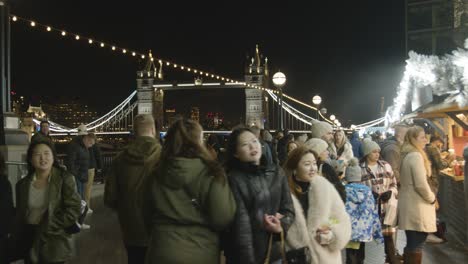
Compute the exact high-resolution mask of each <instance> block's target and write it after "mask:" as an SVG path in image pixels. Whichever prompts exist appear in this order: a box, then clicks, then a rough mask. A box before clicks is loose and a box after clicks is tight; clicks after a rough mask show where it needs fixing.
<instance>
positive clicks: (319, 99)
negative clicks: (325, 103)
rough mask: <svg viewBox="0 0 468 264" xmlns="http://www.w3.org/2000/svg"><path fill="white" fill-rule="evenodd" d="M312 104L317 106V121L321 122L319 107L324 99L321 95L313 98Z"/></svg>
mask: <svg viewBox="0 0 468 264" xmlns="http://www.w3.org/2000/svg"><path fill="white" fill-rule="evenodd" d="M312 103H313V104H314V105H316V107H317V120H320V119H319V106H320V104H321V103H322V97H320V96H319V95H316V96H314V97H312Z"/></svg>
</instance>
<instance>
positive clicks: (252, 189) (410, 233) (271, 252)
mask: <svg viewBox="0 0 468 264" xmlns="http://www.w3.org/2000/svg"><path fill="white" fill-rule="evenodd" d="M134 133H135V136H134V139H133V140H132V141H131V142H130V143H129V144H128V146H126V148H125V149H124V150H123V151H122V152H121V153H119V154H118V155H117V156H116V157H115V158H114V160H113V163H112V166H111V168H110V170H109V171H108V173H107V174H106V181H105V192H104V203H105V205H106V206H108V207H109V208H112V209H113V210H114V211H115V212H116V213H117V216H118V221H119V224H120V229H121V232H122V237H123V243H124V245H125V249H126V252H127V258H128V263H220V261H223V262H225V263H228V264H231V263H251V264H255V263H342V258H343V256H342V254H345V255H346V256H345V258H346V263H350V264H354V263H364V259H365V257H366V252H365V243H367V242H371V241H376V242H377V243H383V244H384V249H385V263H402V262H403V263H422V252H423V246H424V243H425V241H426V240H427V239H428V235H429V234H432V233H434V232H436V230H437V227H436V210H437V208H438V202H437V192H438V175H439V173H438V172H439V170H440V169H442V168H444V167H446V166H448V164H449V163H450V160H451V159H453V157H452V156H447V157H444V158H442V157H441V155H440V148H441V144H440V143H441V142H442V139H441V138H439V137H437V136H432V137H431V144H429V145H428V146H426V145H427V143H428V142H427V135H426V133H425V131H424V129H423V128H421V127H418V126H413V127H407V126H405V125H397V126H396V127H395V134H394V136H392V137H388V138H387V139H385V140H382V141H381V142H376V141H375V140H372V139H371V138H365V139H364V140H361V139H360V138H359V135H357V134H356V133H353V134H352V135H351V137H350V138H351V139H350V140H348V137H347V135H346V134H345V133H344V131H343V130H336V129H334V128H333V127H332V126H331V125H330V124H328V123H326V122H322V121H314V122H313V124H312V128H311V131H310V133H308V134H299V135H296V136H294V135H293V134H291V133H289V132H288V131H287V130H285V131H282V132H278V133H277V134H276V135H275V136H272V135H271V134H270V132H269V131H268V130H262V129H260V128H258V127H251V128H248V127H244V126H239V127H236V128H234V129H233V130H232V132H231V134H230V136H229V138H228V141H227V146H226V148H225V149H223V148H221V147H220V146H219V144H218V143H217V140H216V139H215V138H213V137H212V136H210V137H208V139H207V140H205V138H204V134H203V129H202V127H201V126H200V124H198V123H197V122H195V121H193V120H190V119H184V118H180V119H177V120H176V121H174V122H173V124H172V125H171V127H170V128H169V130H168V131H167V133H166V135H165V137H164V140H163V141H161V140H160V139H159V137H158V133H157V131H156V130H155V123H154V119H153V117H152V116H151V115H138V116H136V117H135V121H134ZM99 156H100V151H99V148H98V147H97V146H96V137H95V135H94V134H92V133H88V132H87V131H86V127H84V126H80V127H79V129H78V136H77V137H76V138H75V139H73V140H72V142H71V143H70V145H69V148H68V152H67V159H66V162H65V166H63V165H60V164H58V159H57V155H56V152H55V147H54V144H53V142H52V140H51V138H50V136H49V135H48V123H47V122H43V123H41V131H40V132H38V133H36V135H35V136H34V137H33V138H32V140H31V144H30V146H29V149H28V151H27V163H28V174H27V176H26V177H24V178H23V179H21V180H20V181H19V182H18V183H17V184H16V187H15V188H16V207H13V199H12V198H13V197H12V188H11V186H10V184H9V182H8V180H7V177H6V175H4V174H5V165H4V164H5V163H4V161H3V158H2V159H0V183H1V186H0V195H1V200H0V201H1V203H2V212H4V213H5V215H6V217H2V218H1V221H2V222H1V225H0V235H1V237H0V238H1V240H0V246H1V248H0V249H1V250H0V263H9V262H10V261H13V260H17V259H24V260H25V263H65V262H67V261H69V260H70V259H71V258H72V252H73V250H72V247H73V246H72V238H73V236H74V234H75V233H76V232H79V231H80V229H87V228H90V227H89V226H87V225H85V224H84V223H83V219H84V217H85V215H86V213H87V212H86V211H88V212H92V210H91V209H90V208H89V207H90V202H91V199H90V197H91V189H92V184H93V181H94V180H93V178H94V175H95V172H96V170H99V169H100V168H102V165H101V164H100V159H99ZM221 161H222V162H221ZM397 228H398V229H401V230H404V231H405V233H406V238H407V244H406V246H405V249H404V254H403V256H400V255H399V253H398V251H397V249H396V239H395V238H396V229H397Z"/></svg>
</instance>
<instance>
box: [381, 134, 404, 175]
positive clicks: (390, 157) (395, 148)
mask: <svg viewBox="0 0 468 264" xmlns="http://www.w3.org/2000/svg"><path fill="white" fill-rule="evenodd" d="M400 147H401V144H400V142H398V140H397V139H396V138H395V137H389V138H387V139H385V140H384V141H383V142H382V143H381V144H380V149H381V151H380V155H381V156H382V159H383V160H385V161H386V162H388V164H390V166H391V167H392V169H393V174H394V175H395V179H396V181H397V183H400V163H401V160H400V155H401V154H400Z"/></svg>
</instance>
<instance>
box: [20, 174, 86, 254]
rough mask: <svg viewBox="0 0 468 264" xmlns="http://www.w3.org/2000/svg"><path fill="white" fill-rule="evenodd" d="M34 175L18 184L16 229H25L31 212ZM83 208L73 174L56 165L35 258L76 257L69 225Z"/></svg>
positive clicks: (37, 239) (35, 242)
mask: <svg viewBox="0 0 468 264" xmlns="http://www.w3.org/2000/svg"><path fill="white" fill-rule="evenodd" d="M32 180H33V175H32V174H29V175H28V176H26V177H24V178H23V179H21V180H20V181H19V182H18V183H17V184H16V217H17V221H16V223H15V224H16V228H15V230H17V231H18V230H24V229H25V225H26V223H27V222H26V221H27V215H28V199H29V187H30V185H31V182H32ZM80 210H81V199H80V196H79V195H78V193H77V191H76V183H75V179H74V177H73V175H71V174H70V173H68V172H66V171H63V170H61V169H59V168H55V167H53V168H52V171H51V175H50V182H49V205H48V209H47V211H46V213H45V214H44V216H43V218H42V220H41V222H40V223H39V226H38V229H37V232H36V233H35V237H34V238H33V241H34V242H33V248H32V251H31V252H32V259H33V260H34V259H36V260H37V259H41V260H42V261H44V262H62V261H67V260H69V259H70V258H71V257H72V241H71V239H72V236H71V235H69V234H67V233H66V232H65V230H64V229H65V228H67V227H69V226H71V225H72V224H74V223H75V222H76V221H77V219H78V217H79V215H80Z"/></svg>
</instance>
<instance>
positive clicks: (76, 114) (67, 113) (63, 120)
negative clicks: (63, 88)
mask: <svg viewBox="0 0 468 264" xmlns="http://www.w3.org/2000/svg"><path fill="white" fill-rule="evenodd" d="M42 109H43V110H44V112H45V113H47V118H48V119H49V120H52V121H54V122H55V123H58V124H61V125H64V126H67V127H70V128H75V127H78V126H79V125H80V124H87V123H90V122H91V121H93V120H96V119H97V118H98V113H97V112H96V111H93V110H91V109H89V107H88V106H87V105H83V104H80V103H78V102H70V103H61V104H53V105H52V104H43V105H42Z"/></svg>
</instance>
